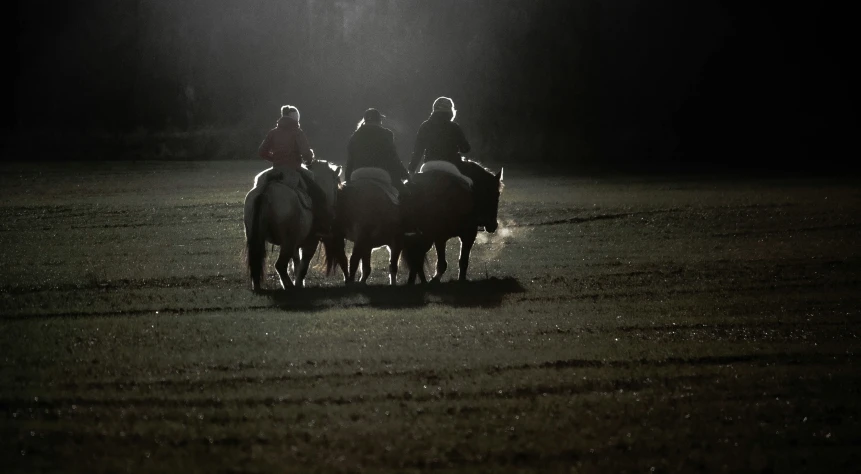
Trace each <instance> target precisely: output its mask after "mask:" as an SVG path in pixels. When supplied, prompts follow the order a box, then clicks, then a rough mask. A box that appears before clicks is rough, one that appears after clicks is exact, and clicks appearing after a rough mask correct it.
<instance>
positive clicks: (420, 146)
mask: <svg viewBox="0 0 861 474" xmlns="http://www.w3.org/2000/svg"><path fill="white" fill-rule="evenodd" d="M425 135H426V132H425V127H424V126H422V127H419V133H418V134H417V135H416V144H415V146H414V147H413V156H412V159H410V168H409V171H410V174H413V173H415V172H416V169H418V167H419V166H420V165H421V164H422V158H423V157H424V154H425V148H426V147H427V137H426V136H425Z"/></svg>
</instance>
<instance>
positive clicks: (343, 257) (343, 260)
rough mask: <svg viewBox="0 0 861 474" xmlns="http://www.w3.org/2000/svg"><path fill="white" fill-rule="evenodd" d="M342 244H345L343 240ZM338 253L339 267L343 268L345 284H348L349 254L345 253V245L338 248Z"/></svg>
mask: <svg viewBox="0 0 861 474" xmlns="http://www.w3.org/2000/svg"><path fill="white" fill-rule="evenodd" d="M341 242H343V239H342V240H341ZM338 251H339V253H338V256H337V261H338V266H339V267H341V273H343V274H344V282H346V281H347V280H349V278H350V272H349V270H348V268H347V252H346V251H345V247H344V246H343V245H341V246H339V247H338Z"/></svg>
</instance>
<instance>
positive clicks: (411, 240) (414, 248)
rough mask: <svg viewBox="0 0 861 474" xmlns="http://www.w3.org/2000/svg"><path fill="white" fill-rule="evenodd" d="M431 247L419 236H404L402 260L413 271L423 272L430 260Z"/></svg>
mask: <svg viewBox="0 0 861 474" xmlns="http://www.w3.org/2000/svg"><path fill="white" fill-rule="evenodd" d="M428 250H429V247H428V246H427V245H426V242H422V240H421V238H420V237H418V236H405V237H404V250H403V251H402V252H401V262H403V263H405V264H406V265H407V269H408V270H409V271H410V273H412V272H414V271H415V272H422V271H424V267H425V265H426V264H427V262H428Z"/></svg>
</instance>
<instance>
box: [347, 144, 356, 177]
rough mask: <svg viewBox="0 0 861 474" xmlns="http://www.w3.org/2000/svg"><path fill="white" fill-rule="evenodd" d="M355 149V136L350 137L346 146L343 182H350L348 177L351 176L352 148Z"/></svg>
mask: <svg viewBox="0 0 861 474" xmlns="http://www.w3.org/2000/svg"><path fill="white" fill-rule="evenodd" d="M355 147H356V140H355V135H353V136H351V137H350V143H348V144H347V163H346V164H345V165H344V181H345V182H348V183H349V182H350V176H352V175H353V171H354V169H355V168H354V166H355V165H354V164H353V156H355V154H356V153H355V151H354V148H355Z"/></svg>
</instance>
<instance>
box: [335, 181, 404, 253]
mask: <svg viewBox="0 0 861 474" xmlns="http://www.w3.org/2000/svg"><path fill="white" fill-rule="evenodd" d="M337 220H338V226H339V227H340V228H341V230H342V231H343V232H344V235H345V236H346V238H347V239H348V240H351V241H353V242H356V241H357V240H360V239H365V240H369V241H370V242H368V243H369V244H370V245H373V246H380V245H386V244H389V243H391V240H392V239H393V238H394V236H396V235H398V234H400V232H401V228H400V211H399V207H398V205H397V204H395V203H394V202H392V199H391V198H390V197H389V195H388V194H387V193H386V192H385V191H384V190H383V189H381V188H379V187H377V186H349V185H348V186H346V187H344V188H343V189H342V190H341V191H340V194H339V196H338V209H337Z"/></svg>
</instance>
